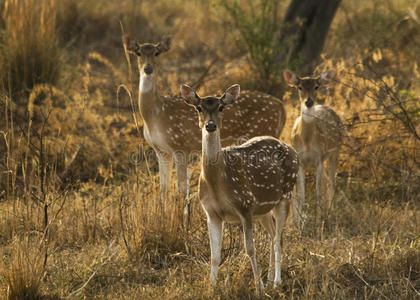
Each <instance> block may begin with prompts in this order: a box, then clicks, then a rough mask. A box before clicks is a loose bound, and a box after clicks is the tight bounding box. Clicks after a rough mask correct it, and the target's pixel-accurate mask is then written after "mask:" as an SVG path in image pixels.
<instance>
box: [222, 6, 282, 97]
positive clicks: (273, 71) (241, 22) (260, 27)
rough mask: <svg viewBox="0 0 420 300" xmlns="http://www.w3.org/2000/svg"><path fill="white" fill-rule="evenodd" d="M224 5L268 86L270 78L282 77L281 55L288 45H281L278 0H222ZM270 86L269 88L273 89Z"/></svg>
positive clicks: (260, 76) (255, 70)
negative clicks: (279, 41)
mask: <svg viewBox="0 0 420 300" xmlns="http://www.w3.org/2000/svg"><path fill="white" fill-rule="evenodd" d="M220 3H221V6H222V7H223V8H225V9H226V11H227V12H228V13H229V15H230V17H231V18H232V20H233V22H234V25H235V27H236V28H237V29H238V30H239V32H240V35H241V38H242V40H243V42H244V43H245V45H246V48H247V50H248V53H249V57H250V60H251V63H252V66H253V71H254V72H255V73H256V74H258V78H259V80H260V81H261V82H263V83H264V84H262V85H261V87H262V88H264V87H265V88H267V84H268V83H269V82H272V81H275V80H276V78H278V75H279V72H280V70H282V69H283V68H282V67H283V66H282V63H281V62H279V60H278V57H279V55H280V53H281V51H284V49H285V48H283V47H278V44H277V41H278V39H279V35H280V31H281V27H282V26H281V25H280V22H279V19H278V15H277V10H278V5H279V1H278V0H259V1H248V2H247V4H246V5H245V4H243V5H241V1H238V0H234V1H228V0H222V1H221V2H220ZM269 89H270V88H268V90H269Z"/></svg>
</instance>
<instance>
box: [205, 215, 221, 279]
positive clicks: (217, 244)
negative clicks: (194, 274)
mask: <svg viewBox="0 0 420 300" xmlns="http://www.w3.org/2000/svg"><path fill="white" fill-rule="evenodd" d="M207 225H208V228H209V236H210V251H211V258H210V281H211V282H212V284H213V285H216V282H217V273H218V271H219V265H220V262H221V261H222V256H221V255H222V254H221V253H222V230H223V221H222V220H221V219H220V218H219V217H217V216H210V215H209V214H208V215H207Z"/></svg>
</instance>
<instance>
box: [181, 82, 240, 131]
mask: <svg viewBox="0 0 420 300" xmlns="http://www.w3.org/2000/svg"><path fill="white" fill-rule="evenodd" d="M239 93H240V86H239V84H235V85H232V86H231V87H229V88H228V89H227V90H226V91H225V93H224V94H223V95H222V96H221V97H203V98H201V97H200V96H198V95H197V93H196V92H195V91H194V90H193V89H192V88H191V87H189V86H188V85H185V84H183V85H182V86H181V96H182V97H183V98H184V101H185V103H187V104H188V105H191V106H193V107H194V108H195V109H196V111H197V113H198V117H199V126H200V128H201V129H203V127H204V128H205V129H206V130H207V132H209V133H212V132H215V131H216V130H217V129H219V130H220V128H222V115H223V109H224V108H225V107H226V106H228V105H231V104H233V103H234V102H235V101H236V100H237V99H238V98H239Z"/></svg>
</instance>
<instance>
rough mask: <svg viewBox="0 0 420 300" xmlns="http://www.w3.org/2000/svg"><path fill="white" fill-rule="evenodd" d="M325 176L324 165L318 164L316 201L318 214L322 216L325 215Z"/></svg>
mask: <svg viewBox="0 0 420 300" xmlns="http://www.w3.org/2000/svg"><path fill="white" fill-rule="evenodd" d="M323 176H324V164H323V163H322V161H320V162H319V163H318V166H317V168H316V179H315V181H316V182H315V199H316V204H317V205H316V206H317V207H316V214H317V216H321V215H322V214H323V213H325V207H324V201H323V196H324V195H323Z"/></svg>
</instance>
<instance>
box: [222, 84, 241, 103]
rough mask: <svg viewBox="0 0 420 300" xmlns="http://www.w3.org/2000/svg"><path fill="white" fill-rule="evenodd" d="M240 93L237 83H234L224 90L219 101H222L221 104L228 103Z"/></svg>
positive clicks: (232, 101)
mask: <svg viewBox="0 0 420 300" xmlns="http://www.w3.org/2000/svg"><path fill="white" fill-rule="evenodd" d="M240 93H241V87H240V86H239V84H234V85H232V86H231V87H229V88H228V89H227V90H226V92H225V93H224V94H223V96H222V97H221V98H220V102H222V104H223V105H230V104H232V103H234V102H235V101H236V100H237V99H238V98H239V94H240Z"/></svg>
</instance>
